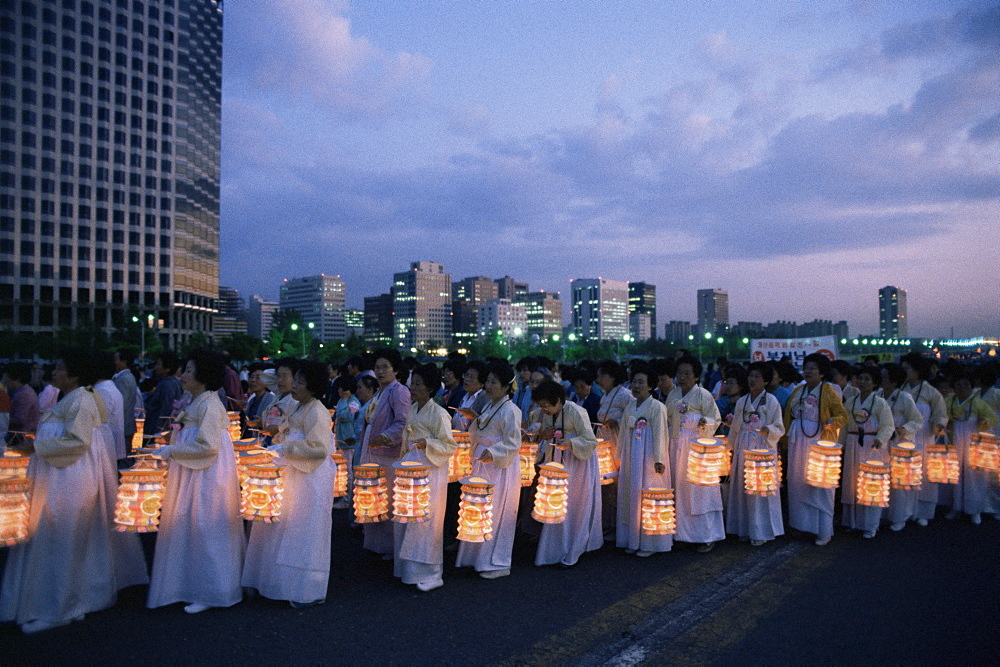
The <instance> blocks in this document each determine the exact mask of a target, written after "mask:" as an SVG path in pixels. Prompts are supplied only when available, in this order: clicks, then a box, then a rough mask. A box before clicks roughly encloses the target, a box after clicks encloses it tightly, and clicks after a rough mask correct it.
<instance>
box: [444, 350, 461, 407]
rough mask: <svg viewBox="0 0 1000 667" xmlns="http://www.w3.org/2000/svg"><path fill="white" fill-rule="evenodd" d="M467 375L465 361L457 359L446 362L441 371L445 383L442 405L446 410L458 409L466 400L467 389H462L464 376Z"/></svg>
mask: <svg viewBox="0 0 1000 667" xmlns="http://www.w3.org/2000/svg"><path fill="white" fill-rule="evenodd" d="M463 375H465V360H464V359H462V358H461V357H455V358H453V359H449V360H448V361H446V362H444V365H443V366H442V369H441V380H442V381H443V382H444V394H443V395H442V396H441V405H443V406H444V407H446V408H457V407H460V406H461V405H462V399H463V398H465V388H464V387H462V376H463Z"/></svg>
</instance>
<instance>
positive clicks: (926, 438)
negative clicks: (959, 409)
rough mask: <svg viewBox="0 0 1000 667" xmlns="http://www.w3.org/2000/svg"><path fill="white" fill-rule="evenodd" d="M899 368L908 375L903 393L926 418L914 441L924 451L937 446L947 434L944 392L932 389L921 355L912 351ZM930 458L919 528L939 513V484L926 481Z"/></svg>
mask: <svg viewBox="0 0 1000 667" xmlns="http://www.w3.org/2000/svg"><path fill="white" fill-rule="evenodd" d="M899 363H900V365H901V366H902V367H903V371H905V373H906V384H905V385H903V391H905V392H906V393H908V394H909V395H910V397H911V398H913V402H914V403H915V404H916V406H917V410H918V411H919V412H920V415H921V416H922V417H923V418H924V423H923V426H921V427H920V429H919V430H918V431H917V432H916V433H915V434H914V435H913V442H914V444H916V445H917V446H918V447H920V449H921V450H922V451H924V452H926V451H927V445H932V444H934V441H935V439H936V438H938V437H940V436H942V435H945V427H946V426H947V425H948V412H947V408H946V407H945V404H944V397H943V396H941V392H939V391H938V390H937V389H935V388H934V387H933V386H931V384H930V382H928V380H929V379H930V377H931V368H930V362H929V361H928V360H927V359H925V358H924V357H923V356H921V355H920V354H918V353H915V352H911V353H910V354H907V355H904V356H903V358H902V359H900V362H899ZM927 462H928V457H927V456H924V457H923V482H922V483H921V485H920V493H919V494H918V495H917V510H916V518H917V525H919V526H926V525H927V522H928V521H930V520H931V519H933V518H934V513H935V512H936V511H937V503H938V495H939V489H938V484H935V483H933V482H930V481H928V479H927Z"/></svg>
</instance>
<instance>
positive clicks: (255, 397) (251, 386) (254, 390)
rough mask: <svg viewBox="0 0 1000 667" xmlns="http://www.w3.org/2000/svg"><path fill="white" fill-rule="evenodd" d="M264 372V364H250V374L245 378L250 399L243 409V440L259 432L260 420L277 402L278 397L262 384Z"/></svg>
mask: <svg viewBox="0 0 1000 667" xmlns="http://www.w3.org/2000/svg"><path fill="white" fill-rule="evenodd" d="M266 370H267V366H266V365H264V364H261V363H256V364H250V368H249V371H250V374H249V375H248V376H247V390H248V391H249V393H250V398H249V399H248V400H247V404H246V407H245V408H244V409H243V415H244V417H245V418H246V427H245V428H244V429H243V433H242V436H243V437H244V438H249V437H251V436H253V435H254V433H255V432H257V431H259V430H260V427H261V418H262V417H263V416H264V415H266V414H267V413H268V411H269V410H270V409H271V406H272V405H274V402H275V401H276V400H278V397H277V396H275V395H274V393H273V392H271V391H270V390H268V388H267V385H266V384H264V371H266Z"/></svg>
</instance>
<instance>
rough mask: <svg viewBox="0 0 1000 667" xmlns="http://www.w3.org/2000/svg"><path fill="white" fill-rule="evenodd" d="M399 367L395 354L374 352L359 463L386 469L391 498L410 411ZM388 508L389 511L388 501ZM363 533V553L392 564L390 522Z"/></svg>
mask: <svg viewBox="0 0 1000 667" xmlns="http://www.w3.org/2000/svg"><path fill="white" fill-rule="evenodd" d="M402 365H403V359H402V357H400V356H399V352H397V351H396V350H392V349H389V348H384V349H381V350H377V351H376V352H375V379H376V380H377V381H378V387H379V388H378V392H377V393H376V394H375V396H374V397H373V398H372V400H371V403H370V404H369V406H368V411H369V412H370V413H371V416H370V419H369V421H368V427H367V428H366V429H365V440H364V443H363V444H362V446H361V462H362V463H375V464H378V465H380V466H382V467H383V468H385V477H386V483H387V484H388V486H389V492H390V496H391V493H392V485H393V483H394V482H395V480H396V476H395V475H394V474H393V470H392V464H393V463H395V462H396V461H398V460H399V454H400V450H401V449H402V445H403V429H404V428H405V427H406V416H407V414H408V413H409V411H410V390H409V389H407V388H406V386H405V385H403V384H400V382H399V381H398V380H397V379H396V372H397V371H398V370H400V369H401V368H402ZM389 507H392V499H391V497H390V501H389ZM364 530H365V544H364V546H365V549H367V550H368V551H372V552H374V553H377V554H381V555H382V560H392V553H393V527H392V522H390V521H382V522H379V523H366V524H365V528H364Z"/></svg>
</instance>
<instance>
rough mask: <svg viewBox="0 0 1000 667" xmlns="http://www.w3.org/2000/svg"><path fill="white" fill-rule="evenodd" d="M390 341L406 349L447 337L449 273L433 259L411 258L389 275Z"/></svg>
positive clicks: (444, 342) (437, 344)
mask: <svg viewBox="0 0 1000 667" xmlns="http://www.w3.org/2000/svg"><path fill="white" fill-rule="evenodd" d="M392 312H393V325H392V326H393V341H394V343H395V344H396V345H397V346H399V347H403V348H407V349H411V350H412V349H420V348H426V347H428V346H431V347H435V348H437V347H441V346H443V345H447V343H448V341H450V340H451V276H450V275H448V274H447V273H445V272H444V265H443V264H438V263H436V262H413V263H411V264H410V270H409V271H404V272H402V273H397V274H394V275H393V279H392Z"/></svg>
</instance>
